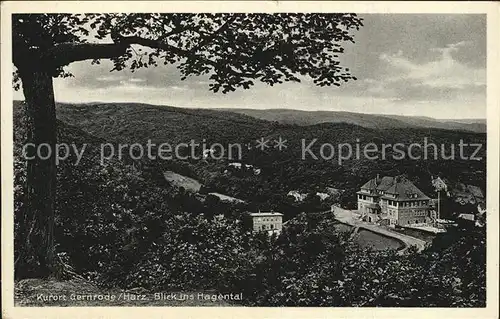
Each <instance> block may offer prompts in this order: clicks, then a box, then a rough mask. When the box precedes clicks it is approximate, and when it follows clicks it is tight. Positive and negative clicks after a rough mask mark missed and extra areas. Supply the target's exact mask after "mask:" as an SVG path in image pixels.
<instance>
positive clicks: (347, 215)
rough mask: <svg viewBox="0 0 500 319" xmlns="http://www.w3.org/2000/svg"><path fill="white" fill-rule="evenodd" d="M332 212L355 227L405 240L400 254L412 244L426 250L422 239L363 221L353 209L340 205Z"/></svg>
mask: <svg viewBox="0 0 500 319" xmlns="http://www.w3.org/2000/svg"><path fill="white" fill-rule="evenodd" d="M332 212H333V213H334V214H335V219H337V220H338V221H340V222H342V223H345V224H348V225H351V226H353V227H360V228H363V229H367V230H369V231H372V232H374V233H377V234H380V235H384V236H387V237H391V238H394V239H397V240H399V241H401V242H403V243H404V245H405V247H404V248H403V249H401V250H400V251H399V253H400V254H403V253H404V252H405V251H406V250H407V249H408V248H409V247H411V246H416V247H417V250H418V251H419V252H420V251H422V250H424V248H425V246H426V242H425V241H423V240H421V239H418V238H415V237H411V236H408V235H405V234H401V233H396V232H393V231H390V230H388V229H387V228H384V227H381V226H378V225H374V224H370V223H367V222H363V221H361V220H359V219H358V217H359V214H357V213H355V212H353V211H350V210H346V209H342V208H340V207H334V208H333V211H332Z"/></svg>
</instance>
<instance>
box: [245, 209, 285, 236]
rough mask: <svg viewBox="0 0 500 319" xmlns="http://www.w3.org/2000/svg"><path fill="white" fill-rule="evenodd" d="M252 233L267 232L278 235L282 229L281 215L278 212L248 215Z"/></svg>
mask: <svg viewBox="0 0 500 319" xmlns="http://www.w3.org/2000/svg"><path fill="white" fill-rule="evenodd" d="M250 217H252V225H253V231H254V232H261V231H267V232H268V233H269V234H272V233H277V234H280V233H281V230H282V229H283V214H281V213H278V212H258V213H250Z"/></svg>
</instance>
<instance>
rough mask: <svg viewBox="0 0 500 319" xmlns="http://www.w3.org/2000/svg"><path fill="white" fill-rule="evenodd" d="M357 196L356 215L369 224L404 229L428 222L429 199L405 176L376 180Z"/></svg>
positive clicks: (369, 182) (370, 182) (362, 187)
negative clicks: (401, 227) (381, 224)
mask: <svg viewBox="0 0 500 319" xmlns="http://www.w3.org/2000/svg"><path fill="white" fill-rule="evenodd" d="M357 195H358V211H359V212H360V213H362V215H363V216H364V218H365V219H366V220H367V221H369V222H385V223H386V224H389V225H401V226H403V225H411V224H421V223H427V222H429V221H430V220H429V219H430V217H429V210H430V201H431V199H430V198H429V197H428V196H427V195H425V194H424V193H423V192H422V191H421V190H420V189H418V188H417V187H416V186H415V185H414V184H413V183H412V182H411V181H410V180H409V179H407V178H406V177H404V176H396V177H392V176H384V177H382V178H380V176H377V177H375V178H373V179H371V180H369V181H368V182H366V183H365V184H364V185H363V186H361V189H360V190H359V191H358V192H357Z"/></svg>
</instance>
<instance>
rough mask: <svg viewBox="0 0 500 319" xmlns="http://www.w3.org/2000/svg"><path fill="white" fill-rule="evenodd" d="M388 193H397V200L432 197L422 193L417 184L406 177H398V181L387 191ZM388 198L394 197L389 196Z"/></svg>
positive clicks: (427, 198)
mask: <svg viewBox="0 0 500 319" xmlns="http://www.w3.org/2000/svg"><path fill="white" fill-rule="evenodd" d="M385 193H386V194H394V195H396V200H398V201H403V200H429V199H430V198H429V197H428V196H427V195H425V194H424V193H422V191H421V190H420V189H418V187H417V186H415V184H413V183H412V182H411V181H410V180H409V179H407V178H404V177H401V178H399V177H396V182H395V183H394V184H393V185H392V186H391V187H390V188H389V189H388V190H386V191H385ZM387 198H388V199H392V198H390V197H387Z"/></svg>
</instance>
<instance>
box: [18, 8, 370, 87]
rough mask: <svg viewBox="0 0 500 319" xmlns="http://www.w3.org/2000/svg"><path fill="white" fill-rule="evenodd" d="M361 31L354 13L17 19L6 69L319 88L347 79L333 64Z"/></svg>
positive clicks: (345, 72) (39, 16)
mask: <svg viewBox="0 0 500 319" xmlns="http://www.w3.org/2000/svg"><path fill="white" fill-rule="evenodd" d="M361 26H362V19H361V18H358V17H357V16H356V15H355V14H349V13H335V14H315V13H314V14H313V13H311V14H303V13H278V14H260V13H253V14H251V13H249V14H237V13H227V14H208V13H200V14H191V13H182V14H174V13H169V14H159V13H158V14H140V13H130V14H129V13H127V14H76V15H70V14H20V15H15V16H14V17H13V32H14V34H13V39H14V52H15V58H14V64H15V65H16V66H17V67H18V68H23V66H24V65H27V64H29V63H30V61H31V62H33V57H36V58H35V61H36V62H43V66H44V67H45V68H48V67H50V68H52V69H53V75H54V76H67V75H69V74H68V73H66V72H64V70H63V67H64V66H66V65H68V64H69V63H71V62H74V61H80V60H86V59H92V60H93V62H94V63H99V60H100V59H101V58H110V59H111V60H112V61H113V63H114V67H113V69H112V70H122V69H124V68H130V69H131V70H132V71H134V70H137V69H139V68H148V67H153V66H157V65H159V64H176V65H177V66H178V68H179V70H180V71H181V73H182V79H185V78H186V77H187V76H192V75H202V74H203V75H207V76H209V79H210V80H211V84H210V90H212V91H214V92H217V91H219V90H221V91H222V92H224V93H226V92H229V91H234V90H235V89H237V88H244V89H248V88H250V87H251V86H252V85H254V84H255V82H256V81H260V82H264V83H266V84H269V85H273V84H277V83H283V82H284V81H295V82H299V81H300V76H308V77H310V78H312V79H313V80H314V83H315V84H317V85H320V86H324V85H337V86H338V85H340V83H342V82H345V81H348V80H355V79H356V78H355V77H354V76H353V75H351V74H350V72H349V70H348V69H347V68H345V67H342V66H341V65H340V63H339V59H338V58H339V55H340V54H342V53H343V52H344V49H343V47H342V43H343V42H347V41H349V42H354V36H353V35H352V31H353V30H357V29H359V28H360V27H361Z"/></svg>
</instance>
